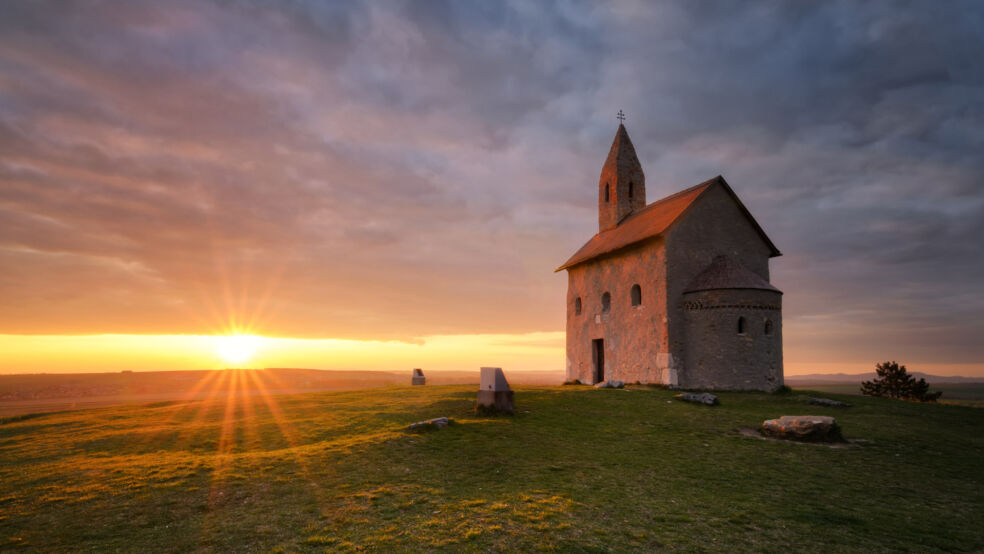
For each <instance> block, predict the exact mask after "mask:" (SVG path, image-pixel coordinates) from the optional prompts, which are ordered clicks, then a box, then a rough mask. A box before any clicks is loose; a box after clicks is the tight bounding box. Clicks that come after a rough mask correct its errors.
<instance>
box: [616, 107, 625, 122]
mask: <svg viewBox="0 0 984 554" xmlns="http://www.w3.org/2000/svg"><path fill="white" fill-rule="evenodd" d="M615 119H618V123H619V124H620V125H621V124H622V122H623V121H625V114H624V113H622V110H619V111H618V115H617V116H615Z"/></svg>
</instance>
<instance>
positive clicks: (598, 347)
mask: <svg viewBox="0 0 984 554" xmlns="http://www.w3.org/2000/svg"><path fill="white" fill-rule="evenodd" d="M591 353H592V354H593V356H591V357H592V358H594V382H595V383H601V382H602V381H604V380H605V340H604V339H594V340H593V341H591Z"/></svg>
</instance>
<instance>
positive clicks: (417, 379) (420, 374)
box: [410, 367, 427, 385]
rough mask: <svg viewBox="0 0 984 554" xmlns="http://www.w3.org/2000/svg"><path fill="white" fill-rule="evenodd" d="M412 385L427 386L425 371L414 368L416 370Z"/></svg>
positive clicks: (411, 381) (411, 379)
mask: <svg viewBox="0 0 984 554" xmlns="http://www.w3.org/2000/svg"><path fill="white" fill-rule="evenodd" d="M410 384H411V385H425V384H427V378H426V377H424V370H422V369H420V368H419V367H418V368H414V370H413V376H412V377H410Z"/></svg>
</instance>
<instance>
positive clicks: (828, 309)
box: [0, 2, 984, 363]
mask: <svg viewBox="0 0 984 554" xmlns="http://www.w3.org/2000/svg"><path fill="white" fill-rule="evenodd" d="M0 12H2V13H0V15H2V17H0V37H2V38H0V187H2V188H0V264H2V266H3V268H4V277H3V278H0V303H2V308H3V310H2V313H3V316H2V319H0V331H4V332H27V333H34V332H52V333H61V332H69V333H76V332H79V333H87V332H107V331H114V332H121V331H131V332H132V331H147V332H210V331H213V330H214V327H215V326H217V325H220V324H221V323H223V322H225V321H226V320H228V318H229V314H230V313H234V314H236V317H237V318H238V320H239V321H241V322H244V323H245V322H249V321H253V322H254V323H255V324H257V325H259V326H260V327H261V331H262V330H265V331H267V332H270V333H279V334H284V335H301V336H331V337H405V338H409V337H415V336H425V335H428V334H433V333H483V332H509V333H515V332H524V331H534V330H556V329H560V328H562V326H563V301H562V298H563V288H564V281H565V279H564V278H563V276H561V275H554V274H552V273H551V269H552V268H553V267H556V266H557V265H558V264H559V263H560V262H562V261H563V259H565V258H566V257H567V255H568V254H569V253H570V252H571V251H573V250H574V249H575V248H577V247H578V246H580V244H581V242H583V240H586V239H587V238H588V237H589V236H590V235H591V234H592V233H593V231H594V222H595V221H596V217H595V214H594V202H595V187H596V180H597V175H598V172H599V171H600V166H601V163H602V161H603V158H604V155H605V153H606V152H607V148H608V145H609V143H610V140H611V136H612V134H613V132H614V123H615V121H614V119H613V117H612V116H613V113H614V111H616V110H617V109H618V108H623V109H625V110H626V112H627V113H628V114H629V121H628V122H627V123H628V127H629V130H630V133H631V134H632V137H633V140H634V142H635V145H636V147H637V149H638V151H639V153H640V157H641V159H642V162H643V165H644V168H645V170H646V174H647V183H648V188H649V196H650V199H651V200H655V199H657V198H659V197H661V196H663V195H665V194H669V193H672V192H674V191H676V190H679V189H681V188H684V187H686V186H690V185H692V184H695V183H696V182H699V181H702V180H704V179H707V178H709V177H712V176H714V175H716V174H718V173H722V174H724V175H725V176H726V177H727V178H728V180H729V181H730V182H731V183H732V184H733V185H734V186H735V188H736V190H737V191H738V193H739V195H741V196H742V198H743V199H744V200H745V201H746V203H747V204H748V205H749V207H750V209H751V210H752V212H753V213H754V214H755V215H756V216H757V218H758V219H759V221H760V222H761V223H762V225H763V226H764V227H765V229H766V230H767V232H769V233H770V235H771V236H772V238H773V239H774V241H775V242H776V243H777V244H778V245H779V247H780V249H782V250H783V251H784V252H785V254H786V256H785V257H784V258H780V259H778V260H776V261H775V262H774V281H775V282H776V283H777V284H778V286H779V287H780V288H782V289H783V290H784V291H785V292H786V305H787V318H786V321H787V332H786V336H787V340H788V345H787V346H788V348H789V349H788V351H789V352H790V354H791V355H792V356H794V357H795V356H797V355H798V356H801V357H803V358H805V357H808V356H828V357H829V358H830V359H868V358H871V357H874V358H876V359H878V358H881V357H903V356H906V355H908V356H909V357H910V358H912V359H920V360H937V361H941V362H950V363H960V362H975V361H979V360H980V359H981V356H982V354H984V352H982V350H981V349H982V347H981V346H980V345H979V344H978V341H977V339H976V336H977V335H979V333H980V331H981V330H982V329H984V319H982V316H981V315H980V314H982V313H984V298H982V293H981V287H980V285H979V280H980V279H979V277H978V276H979V275H980V274H981V273H982V272H984V246H982V244H984V242H982V241H981V240H980V238H979V237H980V236H981V233H982V232H984V228H982V227H984V223H982V222H984V183H982V176H984V161H982V158H984V157H982V156H981V155H980V152H981V151H982V150H984V61H982V58H981V56H980V55H979V53H980V52H982V51H984V40H982V37H984V9H982V8H981V6H980V4H975V3H970V2H968V3H958V2H954V3H911V4H910V3H891V4H889V3H878V4H867V3H837V2H834V3H829V2H825V3H790V4H788V5H782V4H772V3H760V4H754V5H748V4H738V3H731V2H723V3H710V2H678V3H660V4H657V5H649V4H646V3H639V4H634V3H616V4H611V5H605V6H599V5H596V4H594V3H587V4H580V3H568V2H558V3H553V4H544V3H522V2H516V3H490V2H481V3H462V2H419V3H410V2H407V3H404V2H394V3H379V2H372V3H330V4H322V3H306V2H284V3H266V2H257V3H206V2H194V3H192V2H188V3H184V2H179V3H149V2H148V3H143V2H127V3H103V2H77V3H50V4H48V3H43V2H32V3H8V4H6V5H4V6H3V7H2V8H0ZM831 350H837V351H838V353H837V354H836V355H834V354H831ZM797 352H798V353H799V354H797Z"/></svg>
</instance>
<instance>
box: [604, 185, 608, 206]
mask: <svg viewBox="0 0 984 554" xmlns="http://www.w3.org/2000/svg"><path fill="white" fill-rule="evenodd" d="M605 202H608V183H605Z"/></svg>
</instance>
